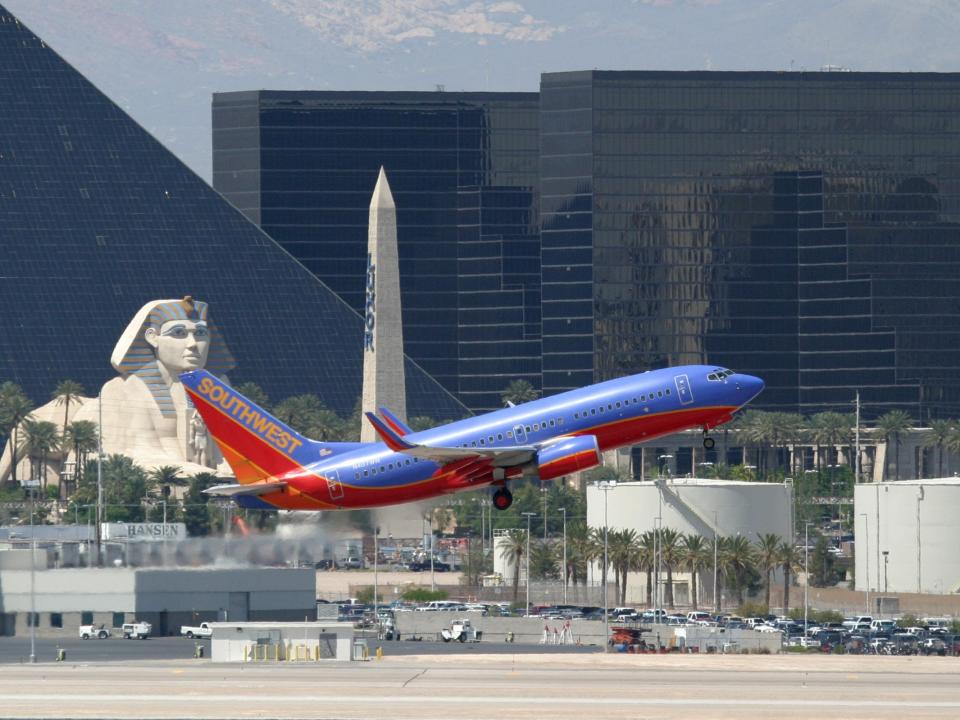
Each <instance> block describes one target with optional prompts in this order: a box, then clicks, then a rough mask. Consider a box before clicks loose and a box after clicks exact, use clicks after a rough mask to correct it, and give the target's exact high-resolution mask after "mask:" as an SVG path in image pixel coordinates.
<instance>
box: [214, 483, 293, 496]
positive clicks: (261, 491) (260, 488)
mask: <svg viewBox="0 0 960 720" xmlns="http://www.w3.org/2000/svg"><path fill="white" fill-rule="evenodd" d="M286 486H287V484H286V483H285V482H282V481H279V480H275V481H271V482H258V483H251V484H248V485H240V484H238V483H226V484H224V485H214V486H213V487H208V488H207V489H206V490H204V491H203V492H204V494H205V495H215V496H216V497H228V498H232V497H239V496H241V495H266V494H267V493H272V492H277V491H278V490H283V489H284V488H285V487H286Z"/></svg>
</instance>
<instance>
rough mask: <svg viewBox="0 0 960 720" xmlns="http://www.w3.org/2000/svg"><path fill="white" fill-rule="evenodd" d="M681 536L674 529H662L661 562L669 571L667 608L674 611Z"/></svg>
mask: <svg viewBox="0 0 960 720" xmlns="http://www.w3.org/2000/svg"><path fill="white" fill-rule="evenodd" d="M681 539H682V536H681V534H680V533H679V532H678V531H677V530H674V529H673V528H661V529H660V562H661V563H663V567H664V568H665V569H666V571H667V597H666V600H667V606H668V607H669V608H670V609H671V610H672V609H673V607H674V604H673V569H674V568H675V567H676V566H677V565H679V564H680V558H681V556H682V553H681V545H680V541H681Z"/></svg>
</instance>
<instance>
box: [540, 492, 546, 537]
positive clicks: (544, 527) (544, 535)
mask: <svg viewBox="0 0 960 720" xmlns="http://www.w3.org/2000/svg"><path fill="white" fill-rule="evenodd" d="M540 494H541V495H543V541H544V542H546V541H547V489H546V488H545V487H542V488H540Z"/></svg>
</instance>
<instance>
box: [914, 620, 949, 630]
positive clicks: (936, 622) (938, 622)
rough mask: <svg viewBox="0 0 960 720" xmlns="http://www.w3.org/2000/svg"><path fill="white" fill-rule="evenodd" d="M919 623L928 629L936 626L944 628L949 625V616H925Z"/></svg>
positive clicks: (933, 628)
mask: <svg viewBox="0 0 960 720" xmlns="http://www.w3.org/2000/svg"><path fill="white" fill-rule="evenodd" d="M920 624H921V625H926V626H927V628H929V629H930V630H935V629H936V628H943V629H946V628H948V627H950V618H945V617H925V618H922V619H921V620H920Z"/></svg>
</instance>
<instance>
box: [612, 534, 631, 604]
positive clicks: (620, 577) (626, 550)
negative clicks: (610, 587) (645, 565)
mask: <svg viewBox="0 0 960 720" xmlns="http://www.w3.org/2000/svg"><path fill="white" fill-rule="evenodd" d="M608 546H609V547H608V554H609V558H608V562H609V564H610V565H611V566H612V567H613V570H614V573H615V575H616V588H617V589H616V597H617V598H619V602H620V604H621V605H623V604H626V602H627V573H628V572H629V571H630V570H632V569H633V568H635V567H636V566H637V564H638V558H637V555H638V549H637V532H636V530H615V531H613V532H611V533H610V536H609V538H608Z"/></svg>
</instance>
